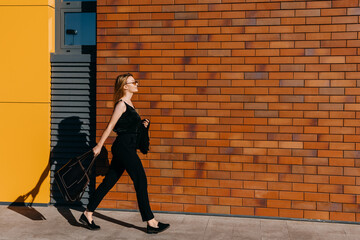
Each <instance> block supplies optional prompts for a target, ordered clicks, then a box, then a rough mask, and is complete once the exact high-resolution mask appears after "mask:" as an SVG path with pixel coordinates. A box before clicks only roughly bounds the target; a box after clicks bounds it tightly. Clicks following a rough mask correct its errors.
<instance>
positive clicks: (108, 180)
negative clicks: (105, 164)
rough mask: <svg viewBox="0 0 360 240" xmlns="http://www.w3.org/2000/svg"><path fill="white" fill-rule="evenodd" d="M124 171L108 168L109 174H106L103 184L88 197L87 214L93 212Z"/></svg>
mask: <svg viewBox="0 0 360 240" xmlns="http://www.w3.org/2000/svg"><path fill="white" fill-rule="evenodd" d="M123 172H124V169H123V168H121V169H114V168H113V167H110V169H109V172H108V173H107V174H106V176H105V178H104V180H103V182H102V183H101V184H100V185H99V187H98V188H97V189H96V190H95V192H94V193H93V194H92V195H91V196H90V199H89V203H88V205H87V211H88V212H94V211H95V209H96V208H97V206H98V205H99V204H100V202H101V200H102V199H103V198H104V197H105V195H106V194H107V193H108V192H109V191H110V190H111V188H112V187H113V186H114V185H115V184H116V182H117V181H118V180H119V178H120V177H121V175H122V173H123Z"/></svg>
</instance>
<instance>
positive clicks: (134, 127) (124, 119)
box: [113, 99, 141, 135]
mask: <svg viewBox="0 0 360 240" xmlns="http://www.w3.org/2000/svg"><path fill="white" fill-rule="evenodd" d="M120 101H122V100H121V99H120ZM120 101H118V102H117V103H116V104H118V103H119V102H120ZM123 102H124V103H125V106H126V110H125V112H124V113H123V114H122V115H121V117H120V118H119V120H118V121H117V122H116V124H115V127H114V129H113V131H114V132H116V133H117V134H118V135H119V134H123V133H136V134H137V133H139V131H140V126H141V118H140V116H139V114H138V113H137V112H136V110H135V109H134V108H133V107H131V106H130V105H129V104H127V103H126V102H125V101H123ZM115 106H116V105H115Z"/></svg>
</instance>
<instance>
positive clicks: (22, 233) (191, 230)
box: [0, 206, 360, 240]
mask: <svg viewBox="0 0 360 240" xmlns="http://www.w3.org/2000/svg"><path fill="white" fill-rule="evenodd" d="M81 211H82V210H81V209H79V208H78V209H68V208H65V207H61V208H56V207H54V206H49V207H33V208H25V207H13V208H12V209H9V208H8V207H7V206H0V239H11V240H17V239H26V240H27V239H42V240H44V239H51V240H65V239H79V240H80V239H84V240H85V239H97V240H100V239H101V240H107V239H130V240H132V239H139V240H140V239H141V240H142V239H171V240H181V239H185V240H192V239H204V240H205V239H206V240H208V239H214V240H219V239H226V240H231V239H239V240H240V239H242V240H260V239H261V240H265V239H274V240H283V239H284V240H285V239H286V240H287V239H291V240H302V239H304V240H312V239H316V240H318V239H324V240H325V239H326V240H348V239H349V240H350V239H351V240H358V239H360V225H357V224H340V223H323V222H306V221H291V220H272V219H260V218H240V217H218V216H202V215H185V214H167V213H155V216H156V218H157V219H158V220H160V221H162V222H166V223H170V224H171V227H170V228H169V229H168V230H166V231H165V232H163V233H159V234H154V235H148V234H146V233H145V226H146V224H145V223H143V222H142V221H141V218H140V214H139V213H138V212H124V211H105V210H99V211H97V214H96V215H95V217H94V219H95V223H96V224H98V225H100V226H101V230H100V231H90V230H87V229H85V228H83V227H82V226H81V225H80V224H79V223H78V222H77V220H78V218H79V217H80V215H81Z"/></svg>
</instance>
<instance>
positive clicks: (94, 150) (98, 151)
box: [92, 145, 101, 157]
mask: <svg viewBox="0 0 360 240" xmlns="http://www.w3.org/2000/svg"><path fill="white" fill-rule="evenodd" d="M92 150H93V152H94V157H97V156H98V155H99V154H100V152H101V146H99V145H96V146H95V147H94V148H93V149H92Z"/></svg>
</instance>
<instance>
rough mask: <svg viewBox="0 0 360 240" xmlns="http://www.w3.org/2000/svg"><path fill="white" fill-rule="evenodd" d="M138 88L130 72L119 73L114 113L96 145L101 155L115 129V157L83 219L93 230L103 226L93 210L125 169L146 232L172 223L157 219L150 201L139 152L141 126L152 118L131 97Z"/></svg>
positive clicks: (113, 151) (96, 150)
mask: <svg viewBox="0 0 360 240" xmlns="http://www.w3.org/2000/svg"><path fill="white" fill-rule="evenodd" d="M137 91H138V82H137V81H136V80H135V79H134V77H133V76H132V75H131V74H130V73H127V74H123V75H119V76H118V77H117V78H116V82H115V89H114V112H113V114H112V117H111V119H110V122H109V124H108V126H107V128H106V129H105V131H104V132H103V134H102V136H101V138H100V141H99V143H98V144H97V145H96V146H95V147H94V148H93V152H94V155H95V156H97V155H99V153H100V151H101V148H102V146H103V145H104V143H105V140H106V139H107V138H108V136H109V135H110V133H111V131H115V132H116V133H117V135H118V136H117V137H116V139H115V141H114V143H113V145H112V147H111V152H112V155H113V159H112V162H111V165H110V169H109V171H108V173H107V174H106V176H105V178H104V180H103V182H102V183H101V184H100V185H99V187H98V188H97V189H96V191H95V192H94V194H93V195H92V196H91V197H90V200H89V204H88V205H87V208H86V210H85V211H84V213H83V214H82V215H81V217H80V220H79V221H80V222H82V223H83V224H84V225H85V226H86V227H87V228H89V229H91V230H98V229H100V226H98V225H96V224H95V223H94V221H93V218H92V216H93V213H94V211H95V209H96V208H97V206H98V205H99V204H100V202H101V200H102V199H103V198H104V196H105V195H106V194H107V193H108V192H109V191H110V189H111V188H112V187H113V186H114V185H115V184H116V182H117V181H118V180H119V178H120V177H121V175H122V173H123V172H124V170H126V171H127V173H128V174H129V176H130V178H131V179H132V181H133V183H134V187H135V191H136V197H137V201H138V206H139V210H140V214H141V217H142V220H143V221H146V222H147V229H146V230H147V231H146V232H147V233H159V232H162V231H164V230H165V229H167V228H168V227H169V226H170V225H169V224H164V223H161V222H158V221H157V220H155V218H154V215H153V213H152V211H151V209H150V204H149V198H148V192H147V180H146V175H145V171H144V168H143V166H142V163H141V160H140V158H139V157H138V155H137V152H136V148H137V145H138V143H139V140H138V135H139V132H140V129H141V128H142V127H143V128H145V129H147V128H148V127H149V124H150V122H149V120H148V119H145V120H143V121H142V120H141V118H140V116H139V114H138V113H137V112H136V111H135V108H134V106H133V104H132V102H131V97H132V96H133V94H134V93H136V92H137Z"/></svg>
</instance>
